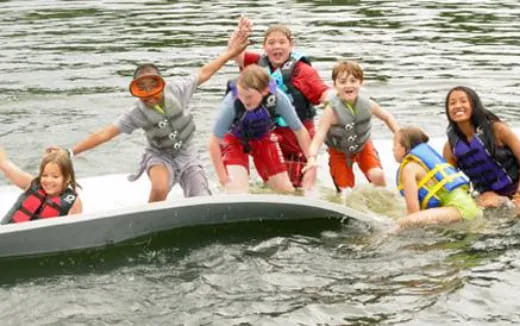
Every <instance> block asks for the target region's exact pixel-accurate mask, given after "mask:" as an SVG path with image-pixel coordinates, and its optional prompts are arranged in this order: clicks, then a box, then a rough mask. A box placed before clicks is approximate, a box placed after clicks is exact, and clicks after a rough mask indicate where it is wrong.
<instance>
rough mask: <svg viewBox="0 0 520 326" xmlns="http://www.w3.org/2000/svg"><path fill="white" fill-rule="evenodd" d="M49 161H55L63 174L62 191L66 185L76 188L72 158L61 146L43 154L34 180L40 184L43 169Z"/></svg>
mask: <svg viewBox="0 0 520 326" xmlns="http://www.w3.org/2000/svg"><path fill="white" fill-rule="evenodd" d="M49 163H55V164H56V165H58V167H59V168H60V172H61V174H62V175H63V180H64V185H63V189H62V191H64V190H65V189H66V188H67V186H70V187H71V188H72V189H74V190H76V188H77V187H78V184H77V183H76V176H75V175H74V167H73V166H72V160H71V159H70V157H69V154H68V153H67V151H66V150H64V149H61V148H59V149H53V150H52V151H50V152H47V153H45V154H44V155H43V158H42V161H41V163H40V173H39V174H38V176H37V177H36V182H37V183H38V184H39V185H41V183H40V180H41V177H42V174H43V170H44V169H45V167H46V166H47V164H49Z"/></svg>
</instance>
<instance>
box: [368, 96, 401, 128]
mask: <svg viewBox="0 0 520 326" xmlns="http://www.w3.org/2000/svg"><path fill="white" fill-rule="evenodd" d="M370 103H371V109H372V114H374V115H375V116H376V117H377V118H378V119H380V120H382V121H384V123H385V124H386V125H387V126H388V128H389V129H390V130H391V131H392V132H393V133H394V134H395V132H396V131H397V130H399V125H398V124H397V121H396V120H395V118H394V116H393V115H392V114H391V113H390V112H388V111H387V110H385V109H383V108H382V107H380V106H379V104H377V103H376V102H375V101H372V100H371V101H370Z"/></svg>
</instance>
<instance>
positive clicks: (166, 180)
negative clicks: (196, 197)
mask: <svg viewBox="0 0 520 326" xmlns="http://www.w3.org/2000/svg"><path fill="white" fill-rule="evenodd" d="M148 177H149V178H150V182H151V183H152V189H151V190H150V197H149V198H148V202H150V203H151V202H156V201H162V200H165V199H166V197H168V193H169V192H170V177H171V178H173V176H170V173H169V172H168V168H166V167H165V166H164V165H154V166H152V167H151V168H150V169H149V170H148Z"/></svg>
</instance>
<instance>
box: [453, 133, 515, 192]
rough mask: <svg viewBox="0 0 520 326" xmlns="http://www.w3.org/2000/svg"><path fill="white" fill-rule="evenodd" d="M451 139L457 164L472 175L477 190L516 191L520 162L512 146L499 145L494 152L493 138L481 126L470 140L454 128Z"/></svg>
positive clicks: (471, 178)
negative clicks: (492, 148) (491, 140)
mask: <svg viewBox="0 0 520 326" xmlns="http://www.w3.org/2000/svg"><path fill="white" fill-rule="evenodd" d="M448 139H449V142H450V146H451V150H452V153H453V155H454V156H455V158H456V159H457V167H458V168H459V169H461V170H462V171H463V172H464V173H465V174H466V175H467V176H468V177H469V179H470V180H471V183H472V184H473V188H474V189H475V190H477V191H478V192H480V193H482V192H486V191H493V192H496V193H497V194H499V195H504V196H508V195H511V194H513V193H514V192H515V191H516V187H517V184H518V168H519V165H518V161H517V159H516V157H515V156H514V154H513V152H512V151H511V149H510V148H508V147H496V149H495V153H494V155H492V154H491V151H490V150H489V147H490V145H488V144H490V142H489V141H488V139H487V137H486V136H485V135H484V134H483V133H482V132H481V131H479V130H477V132H476V133H475V135H474V136H473V138H472V139H471V141H469V142H467V141H466V140H463V139H461V138H459V136H458V135H457V134H456V133H455V131H454V130H452V129H451V128H450V129H449V130H448Z"/></svg>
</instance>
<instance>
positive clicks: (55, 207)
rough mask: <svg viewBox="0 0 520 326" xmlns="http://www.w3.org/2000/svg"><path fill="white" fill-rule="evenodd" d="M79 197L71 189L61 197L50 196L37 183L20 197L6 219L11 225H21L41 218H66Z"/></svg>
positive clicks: (32, 184)
mask: <svg viewBox="0 0 520 326" xmlns="http://www.w3.org/2000/svg"><path fill="white" fill-rule="evenodd" d="M77 197H78V195H77V194H76V192H75V191H74V190H72V189H71V188H67V189H65V191H64V192H63V193H62V194H61V195H60V196H52V197H51V196H48V195H47V194H46V193H45V191H44V190H43V188H42V187H41V186H40V185H39V184H37V182H36V181H33V182H32V183H31V186H30V187H29V189H27V190H26V191H25V192H24V193H23V194H21V195H20V197H18V200H17V201H16V203H15V204H14V206H13V207H12V208H11V210H10V211H9V212H8V213H7V215H8V216H9V218H4V220H6V219H7V220H8V221H9V222H10V223H20V222H26V221H30V220H36V219H40V218H51V217H58V216H64V215H67V214H68V213H69V210H70V209H71V207H72V204H74V202H75V201H76V198H77Z"/></svg>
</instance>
